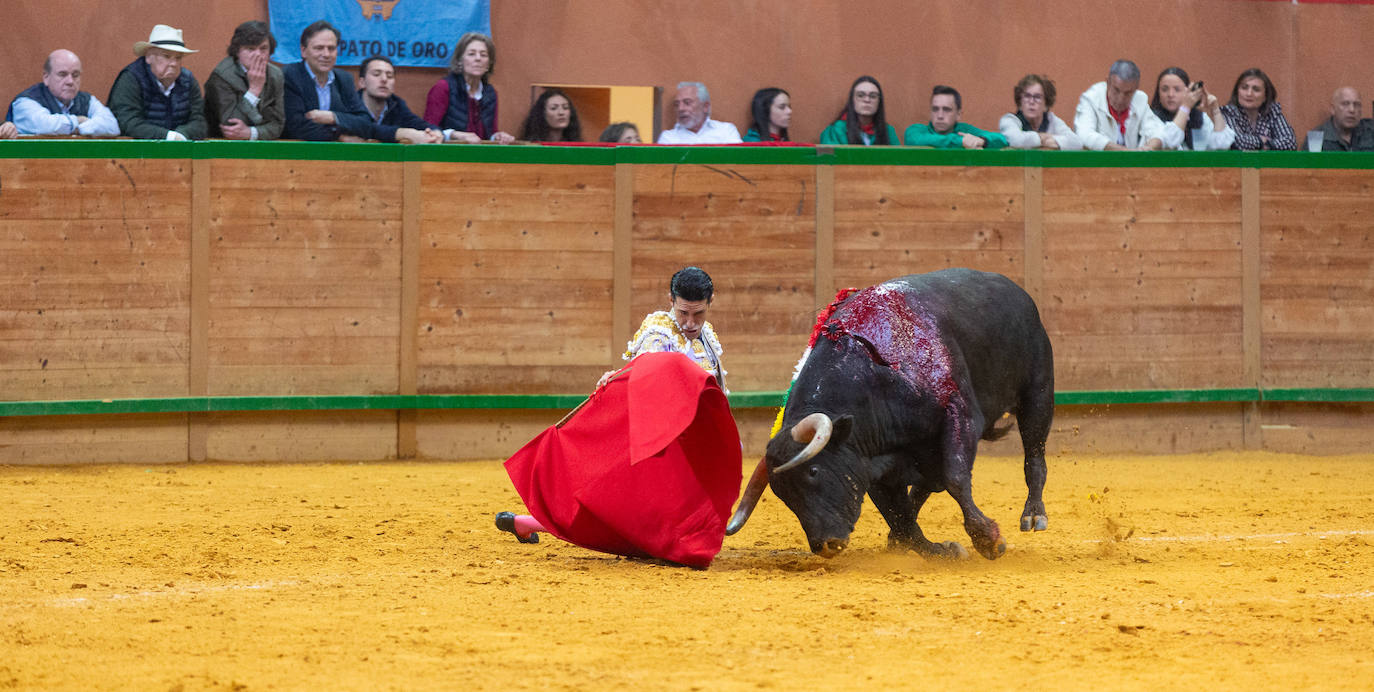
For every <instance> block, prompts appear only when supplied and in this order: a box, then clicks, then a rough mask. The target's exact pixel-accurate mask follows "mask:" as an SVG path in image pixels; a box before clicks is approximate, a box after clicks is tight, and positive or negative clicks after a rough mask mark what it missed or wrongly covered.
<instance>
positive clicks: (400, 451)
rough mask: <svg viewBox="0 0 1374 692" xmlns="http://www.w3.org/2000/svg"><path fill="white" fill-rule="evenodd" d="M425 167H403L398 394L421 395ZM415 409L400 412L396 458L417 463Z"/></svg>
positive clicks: (407, 164) (418, 163) (412, 163)
mask: <svg viewBox="0 0 1374 692" xmlns="http://www.w3.org/2000/svg"><path fill="white" fill-rule="evenodd" d="M423 166H424V163H423V162H421V161H406V162H404V163H402V164H401V305H400V308H401V320H400V330H401V333H400V342H399V343H400V353H399V354H398V356H399V357H398V359H397V360H398V362H397V367H398V368H399V370H398V372H397V378H396V387H397V392H396V393H397V394H401V395H402V396H406V395H414V394H416V393H418V379H419V376H418V370H419V366H418V365H417V361H418V354H419V345H418V344H417V343H416V341H417V336H418V334H419V330H420V323H419V320H420V318H419V312H420V305H419V300H420V299H419V295H420V206H421V201H420V179H421V172H422V170H423V168H422V167H423ZM417 418H418V413H417V412H416V411H415V410H414V409H403V410H400V411H397V412H396V458H398V459H413V458H415V454H416V452H417V449H416V448H417V446H418V443H417V442H416V433H415V423H416V419H417Z"/></svg>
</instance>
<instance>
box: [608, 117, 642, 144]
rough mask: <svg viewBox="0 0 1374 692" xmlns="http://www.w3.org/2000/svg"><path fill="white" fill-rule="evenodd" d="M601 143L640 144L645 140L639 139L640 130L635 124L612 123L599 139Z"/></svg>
mask: <svg viewBox="0 0 1374 692" xmlns="http://www.w3.org/2000/svg"><path fill="white" fill-rule="evenodd" d="M597 141H599V142H614V143H616V144H639V143H641V142H643V141H644V140H642V139H640V138H639V128H637V127H635V124H634V123H631V122H623V123H611V124H610V125H607V126H606V129H604V130H602V131H601V136H600V137H598V138H597Z"/></svg>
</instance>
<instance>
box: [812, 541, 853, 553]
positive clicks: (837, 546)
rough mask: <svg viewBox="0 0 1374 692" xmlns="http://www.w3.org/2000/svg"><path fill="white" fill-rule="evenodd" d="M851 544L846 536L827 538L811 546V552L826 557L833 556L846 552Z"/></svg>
mask: <svg viewBox="0 0 1374 692" xmlns="http://www.w3.org/2000/svg"><path fill="white" fill-rule="evenodd" d="M848 545H849V540H848V539H845V538H827V539H825V540H823V541H820V542H818V543H816V544H814V545H812V546H811V552H813V553H815V554H817V555H820V556H821V557H824V558H831V557H835V556H836V555H839V554H840V553H842V552H844V549H845V548H846V547H847V546H848Z"/></svg>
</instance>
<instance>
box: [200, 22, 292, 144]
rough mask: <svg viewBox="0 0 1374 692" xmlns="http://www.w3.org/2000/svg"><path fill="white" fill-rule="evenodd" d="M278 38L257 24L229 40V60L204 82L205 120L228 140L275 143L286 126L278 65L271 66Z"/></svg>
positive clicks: (241, 28)
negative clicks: (259, 140)
mask: <svg viewBox="0 0 1374 692" xmlns="http://www.w3.org/2000/svg"><path fill="white" fill-rule="evenodd" d="M276 50H277V37H275V36H273V35H272V32H271V31H269V30H268V29H267V24H265V23H264V22H259V21H251V22H244V23H242V24H240V25H238V27H237V28H236V29H234V35H233V36H231V37H230V38H229V48H228V50H227V51H226V52H227V53H228V57H226V58H224V59H223V60H220V61H219V64H218V65H216V66H215V71H214V72H211V73H210V77H209V78H208V79H206V80H205V119H206V120H207V121H209V123H210V126H211V127H213V128H216V129H218V131H219V132H220V133H221V135H222V136H224V137H225V138H226V139H277V138H278V137H281V132H282V128H283V127H284V126H285V125H286V111H285V109H284V107H283V105H282V100H283V98H284V96H285V87H284V86H283V83H284V81H285V77H283V76H282V71H281V68H280V67H277V66H276V65H273V64H272V63H270V62H268V58H270V57H271V55H272V53H273V52H275V51H276Z"/></svg>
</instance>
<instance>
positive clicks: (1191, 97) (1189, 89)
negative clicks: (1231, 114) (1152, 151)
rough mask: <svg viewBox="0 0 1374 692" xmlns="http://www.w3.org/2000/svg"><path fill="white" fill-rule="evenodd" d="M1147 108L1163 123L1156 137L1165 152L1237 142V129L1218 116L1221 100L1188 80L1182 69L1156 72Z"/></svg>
mask: <svg viewBox="0 0 1374 692" xmlns="http://www.w3.org/2000/svg"><path fill="white" fill-rule="evenodd" d="M1150 110H1152V111H1154V113H1155V115H1157V116H1159V120H1160V121H1161V122H1163V123H1164V127H1163V129H1161V130H1160V131H1159V132H1158V133H1156V134H1155V136H1156V137H1158V138H1159V141H1160V148H1161V149H1163V150H1165V151H1175V150H1184V151H1217V150H1220V149H1230V148H1231V144H1232V143H1233V142H1235V141H1236V131H1235V130H1232V129H1231V126H1230V125H1227V124H1226V119H1225V118H1223V117H1221V102H1220V101H1218V100H1217V97H1216V96H1214V95H1212V94H1209V93H1207V90H1206V89H1205V88H1204V87H1203V85H1202V82H1191V81H1189V80H1188V73H1187V72H1184V71H1183V68H1180V67H1170V68H1168V69H1166V70H1164V71H1163V72H1160V73H1159V79H1156V80H1155V95H1154V98H1151V99H1150Z"/></svg>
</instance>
